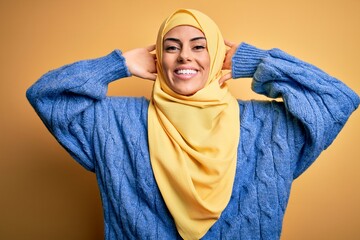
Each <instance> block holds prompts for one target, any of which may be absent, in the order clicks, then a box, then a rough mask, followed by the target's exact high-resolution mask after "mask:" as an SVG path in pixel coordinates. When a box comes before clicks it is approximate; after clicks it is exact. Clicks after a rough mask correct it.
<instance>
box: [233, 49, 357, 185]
mask: <svg viewBox="0 0 360 240" xmlns="http://www.w3.org/2000/svg"><path fill="white" fill-rule="evenodd" d="M231 70H232V77H233V78H241V77H252V78H253V82H252V89H253V91H255V92H256V93H259V94H263V95H266V96H268V97H270V98H277V97H282V98H283V101H284V103H285V107H286V109H287V111H289V112H290V114H292V115H293V116H294V117H295V119H296V121H299V122H300V123H301V124H302V125H303V127H304V129H305V138H304V139H305V141H304V146H303V148H302V154H301V159H298V161H297V162H296V166H295V168H294V178H296V177H297V176H299V175H300V174H301V173H302V172H303V171H305V169H306V168H307V167H308V166H309V165H310V164H311V163H312V162H313V161H314V160H315V159H316V157H317V156H318V155H319V154H320V153H321V151H323V150H324V149H326V148H327V147H328V146H329V145H330V144H331V142H332V141H333V140H334V139H335V137H336V136H337V134H338V133H339V132H340V130H341V129H342V127H343V126H344V124H345V122H346V121H347V119H348V118H349V116H350V115H351V113H352V112H353V111H354V110H355V109H356V108H357V107H358V105H359V101H360V99H359V96H358V95H357V94H356V93H355V92H354V91H352V90H351V89H350V88H349V87H347V86H346V85H345V84H344V83H342V82H341V81H339V80H337V79H336V78H334V77H331V76H329V75H328V74H327V73H325V72H323V71H322V70H320V69H319V68H317V67H315V66H313V65H311V64H309V63H306V62H303V61H301V60H299V59H297V58H295V57H293V56H290V55H289V54H287V53H285V52H283V51H281V50H279V49H271V50H269V51H264V50H261V49H258V48H255V47H253V46H251V45H249V44H246V43H242V44H241V45H240V46H239V47H238V48H237V50H236V53H235V54H234V55H233V56H232V66H231Z"/></svg>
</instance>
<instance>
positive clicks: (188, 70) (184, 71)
mask: <svg viewBox="0 0 360 240" xmlns="http://www.w3.org/2000/svg"><path fill="white" fill-rule="evenodd" d="M175 73H176V74H196V73H197V71H196V70H194V69H179V70H175Z"/></svg>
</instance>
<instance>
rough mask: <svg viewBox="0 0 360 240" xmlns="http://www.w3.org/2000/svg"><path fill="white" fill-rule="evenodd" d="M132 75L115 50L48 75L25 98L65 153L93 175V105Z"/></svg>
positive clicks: (120, 55)
mask: <svg viewBox="0 0 360 240" xmlns="http://www.w3.org/2000/svg"><path fill="white" fill-rule="evenodd" d="M130 75H131V73H130V72H129V71H128V68H127V66H126V63H125V58H124V57H123V56H122V53H121V52H120V51H119V50H115V51H113V52H112V53H110V54H109V55H106V56H104V57H101V58H97V59H92V60H83V61H79V62H75V63H73V64H69V65H65V66H63V67H61V68H59V69H56V70H52V71H50V72H48V73H46V74H45V75H43V76H42V77H41V78H40V79H39V80H38V81H37V82H36V83H35V84H34V85H32V86H31V87H30V88H29V89H28V90H27V92H26V96H27V98H28V100H29V102H30V103H31V105H32V106H33V107H34V109H35V111H36V112H37V113H38V115H39V116H40V118H41V119H42V121H43V122H44V124H45V125H46V127H47V128H48V129H49V131H50V132H51V133H52V134H53V135H54V136H55V137H56V139H57V140H58V141H59V142H60V143H61V144H62V145H63V146H64V147H65V149H67V150H68V151H69V153H70V154H71V155H72V156H73V157H74V158H75V159H76V160H77V161H78V162H79V163H80V164H81V165H82V166H84V167H85V168H86V169H88V170H90V171H94V164H93V149H92V147H91V145H92V144H91V142H90V140H89V139H91V138H90V137H89V136H90V135H91V133H89V131H88V130H89V129H92V126H93V125H94V118H95V117H94V113H95V109H94V105H95V104H94V103H95V102H97V101H99V100H102V99H105V98H106V92H107V86H108V84H109V83H110V82H112V81H114V80H116V79H119V78H124V77H127V76H130ZM85 110H86V111H85Z"/></svg>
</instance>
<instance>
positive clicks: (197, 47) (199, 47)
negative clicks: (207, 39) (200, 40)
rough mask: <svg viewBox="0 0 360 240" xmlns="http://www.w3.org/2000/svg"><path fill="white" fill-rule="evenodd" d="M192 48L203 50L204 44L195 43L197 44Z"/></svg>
mask: <svg viewBox="0 0 360 240" xmlns="http://www.w3.org/2000/svg"><path fill="white" fill-rule="evenodd" d="M194 49H195V50H203V49H205V46H203V45H197V46H195V47H194Z"/></svg>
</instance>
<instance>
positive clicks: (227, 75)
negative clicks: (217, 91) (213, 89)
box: [219, 72, 232, 86]
mask: <svg viewBox="0 0 360 240" xmlns="http://www.w3.org/2000/svg"><path fill="white" fill-rule="evenodd" d="M231 77H232V75H231V72H229V73H227V74H225V75H224V76H222V77H221V78H220V79H219V84H220V86H222V85H223V83H224V82H225V81H227V80H229V79H231Z"/></svg>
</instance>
